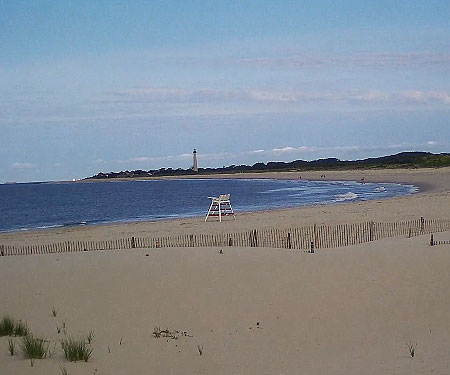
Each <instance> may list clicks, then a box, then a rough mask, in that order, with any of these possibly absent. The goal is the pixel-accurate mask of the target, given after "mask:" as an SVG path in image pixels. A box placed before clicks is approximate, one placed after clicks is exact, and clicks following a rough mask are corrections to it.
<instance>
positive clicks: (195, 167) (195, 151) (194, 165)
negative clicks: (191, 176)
mask: <svg viewBox="0 0 450 375" xmlns="http://www.w3.org/2000/svg"><path fill="white" fill-rule="evenodd" d="M192 154H193V155H194V164H193V166H192V170H193V171H194V172H198V166H197V150H196V149H195V148H194V152H193V153H192Z"/></svg>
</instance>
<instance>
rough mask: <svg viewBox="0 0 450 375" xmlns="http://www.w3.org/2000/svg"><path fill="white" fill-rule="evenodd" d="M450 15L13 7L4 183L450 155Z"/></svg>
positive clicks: (0, 166)
mask: <svg viewBox="0 0 450 375" xmlns="http://www.w3.org/2000/svg"><path fill="white" fill-rule="evenodd" d="M449 20H450V2H449V1H431V0H428V1H414V0H409V1H395V2H394V1H382V0H381V1H337V0H335V1H282V0H279V1H264V0H259V1H242V0H241V1H233V0H228V1H110V0H109V1H83V0H78V1H18V0H11V1H7V0H0V51H1V53H0V182H3V181H42V180H61V179H72V178H83V177H86V176H89V175H93V174H96V173H98V172H100V171H103V172H109V171H120V170H126V169H128V170H132V169H154V168H160V167H173V168H177V167H182V168H187V167H189V166H190V164H191V163H192V160H191V158H192V155H191V152H192V149H193V148H194V147H195V148H197V150H198V157H199V166H208V167H215V166H222V165H229V164H241V163H246V164H252V163H255V162H260V161H264V162H266V161H275V160H284V161H290V160H295V159H304V160H312V159H317V158H323V157H338V158H341V159H357V158H365V157H372V156H380V155H386V154H392V153H396V152H400V151H431V152H449V151H450V21H449Z"/></svg>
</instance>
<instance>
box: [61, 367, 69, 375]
mask: <svg viewBox="0 0 450 375" xmlns="http://www.w3.org/2000/svg"><path fill="white" fill-rule="evenodd" d="M59 369H60V370H61V375H69V371H67V369H66V367H65V366H64V365H62V366H59Z"/></svg>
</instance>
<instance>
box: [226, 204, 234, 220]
mask: <svg viewBox="0 0 450 375" xmlns="http://www.w3.org/2000/svg"><path fill="white" fill-rule="evenodd" d="M228 204H229V205H230V211H231V214H232V215H233V217H234V220H236V215H235V214H234V211H233V207H231V202H229V203H228Z"/></svg>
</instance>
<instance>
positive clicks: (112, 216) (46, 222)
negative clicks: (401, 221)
mask: <svg viewBox="0 0 450 375" xmlns="http://www.w3.org/2000/svg"><path fill="white" fill-rule="evenodd" d="M417 191H418V188H417V187H415V186H412V185H401V184H391V183H383V184H375V183H364V184H362V183H359V182H353V181H306V180H274V179H180V180H145V181H144V180H141V181H110V182H86V183H72V182H70V183H28V184H5V185H0V212H1V215H0V232H13V231H21V230H31V229H45V228H56V227H63V226H74V225H95V224H103V223H118V222H132V221H154V220H163V219H172V218H186V217H195V216H205V215H206V212H207V211H208V208H209V205H210V200H209V199H208V197H209V196H219V194H231V204H232V206H233V209H234V211H235V212H236V214H239V212H249V211H261V210H271V209H279V208H289V207H299V206H312V205H324V204H333V203H344V202H351V201H365V200H370V199H382V198H389V197H395V196H401V195H409V194H413V193H415V192H417Z"/></svg>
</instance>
